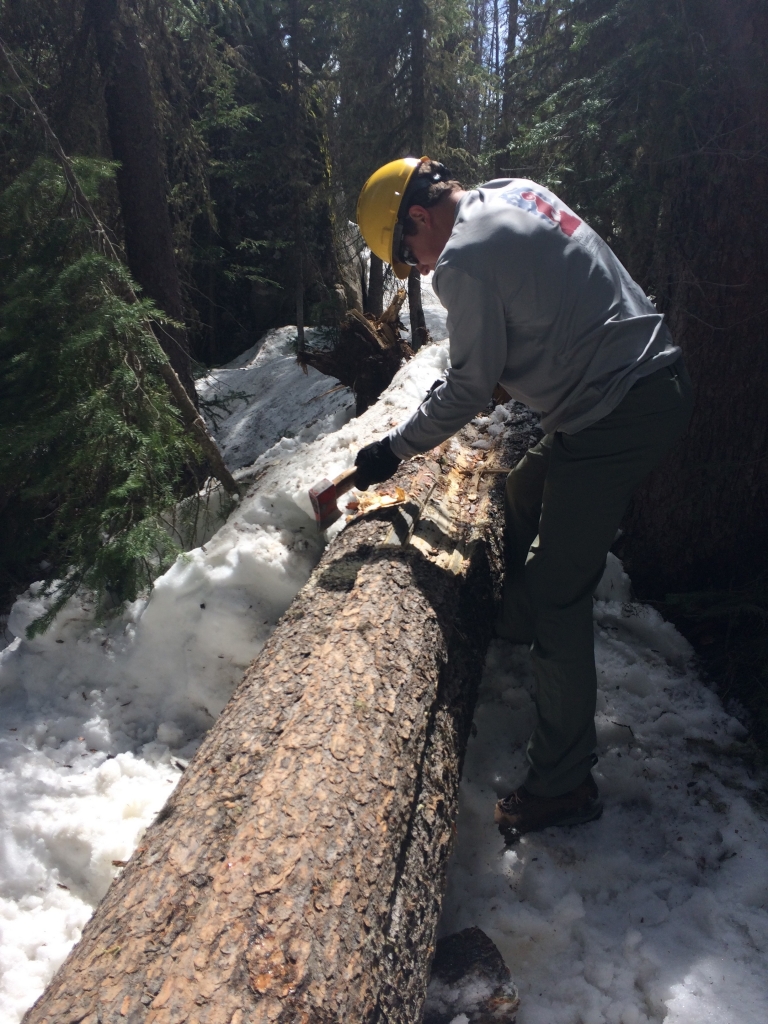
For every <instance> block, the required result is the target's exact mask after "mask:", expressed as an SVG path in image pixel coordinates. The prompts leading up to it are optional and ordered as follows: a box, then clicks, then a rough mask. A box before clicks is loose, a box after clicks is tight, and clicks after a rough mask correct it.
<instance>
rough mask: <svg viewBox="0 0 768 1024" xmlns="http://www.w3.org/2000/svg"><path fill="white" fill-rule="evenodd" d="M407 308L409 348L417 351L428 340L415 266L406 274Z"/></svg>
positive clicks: (419, 276) (419, 280)
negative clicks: (409, 328)
mask: <svg viewBox="0 0 768 1024" xmlns="http://www.w3.org/2000/svg"><path fill="white" fill-rule="evenodd" d="M408 309H409V311H410V318H411V348H412V349H413V351H414V352H418V351H419V349H420V348H421V346H422V345H424V344H426V342H427V341H429V331H428V330H427V321H426V319H425V317H424V306H423V305H422V302H421V274H420V273H419V272H418V270H417V269H416V267H414V268H413V270H412V271H411V272H410V274H409V275H408Z"/></svg>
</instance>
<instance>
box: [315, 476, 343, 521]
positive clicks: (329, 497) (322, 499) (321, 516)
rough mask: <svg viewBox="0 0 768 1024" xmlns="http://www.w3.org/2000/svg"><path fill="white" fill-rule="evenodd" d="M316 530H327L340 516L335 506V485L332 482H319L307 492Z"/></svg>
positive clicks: (337, 507)
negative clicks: (313, 513)
mask: <svg viewBox="0 0 768 1024" xmlns="http://www.w3.org/2000/svg"><path fill="white" fill-rule="evenodd" d="M309 500H310V501H311V502H312V508H313V509H314V512H315V521H316V522H317V528H318V530H327V529H328V527H329V526H330V525H331V524H332V523H335V522H336V520H337V519H338V518H339V517H340V516H341V512H340V511H339V506H338V505H337V504H336V485H335V484H334V482H333V481H332V480H327V479H326V480H321V481H320V483H319V484H315V486H314V487H313V488H312V490H311V491H310V492H309Z"/></svg>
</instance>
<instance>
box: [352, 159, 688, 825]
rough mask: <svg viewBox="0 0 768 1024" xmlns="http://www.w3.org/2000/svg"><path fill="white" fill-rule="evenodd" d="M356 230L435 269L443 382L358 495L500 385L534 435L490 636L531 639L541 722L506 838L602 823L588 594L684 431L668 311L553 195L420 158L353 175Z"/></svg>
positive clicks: (369, 451)
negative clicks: (359, 182)
mask: <svg viewBox="0 0 768 1024" xmlns="http://www.w3.org/2000/svg"><path fill="white" fill-rule="evenodd" d="M358 223H359V225H360V229H361V231H362V234H363V237H364V238H365V240H366V242H367V243H368V245H369V247H370V248H371V250H372V251H373V252H374V253H376V254H377V255H378V256H380V257H381V258H382V259H384V260H386V261H387V262H389V263H391V264H392V266H393V269H394V271H395V273H396V275H397V276H398V277H399V278H404V277H406V276H407V274H408V272H409V270H410V267H411V266H416V267H418V268H419V270H420V271H421V273H422V274H427V273H429V271H431V270H434V272H435V274H434V278H433V282H432V286H433V288H434V290H435V292H436V294H437V296H438V298H439V299H440V301H441V303H442V304H443V305H444V306H445V308H446V309H447V311H448V333H449V336H450V360H451V365H450V368H449V370H448V371H447V373H446V379H445V382H444V383H443V384H442V385H441V386H440V387H438V388H437V389H436V390H435V391H433V392H432V394H431V395H430V396H429V398H428V399H427V400H426V401H425V402H424V403H423V404H422V405H421V407H420V408H419V409H418V410H417V411H416V412H415V413H414V414H413V415H412V416H411V418H410V419H409V420H407V421H406V422H405V423H402V424H400V426H398V427H397V428H396V429H394V430H393V431H392V432H391V433H390V434H389V435H388V436H387V437H385V438H383V439H382V440H381V441H376V442H375V443H374V444H371V445H367V446H366V447H365V448H363V449H362V450H361V451H360V452H359V453H358V455H357V458H356V460H355V464H356V465H357V467H358V480H359V485H360V486H361V487H367V486H369V485H370V484H371V483H378V482H381V481H383V480H386V479H388V478H389V477H390V476H392V474H393V473H394V472H395V470H396V469H397V466H398V465H399V463H400V461H401V460H402V459H407V458H411V457H412V456H414V455H416V454H418V453H420V452H425V451H428V450H429V449H431V448H433V447H435V445H437V444H440V443H441V442H442V441H444V440H445V439H446V438H447V437H449V436H450V435H451V434H453V433H454V432H455V431H457V430H458V429H460V428H461V427H462V426H463V425H464V424H466V423H467V422H468V421H469V420H470V419H472V417H473V416H475V415H477V413H478V412H479V411H480V410H482V409H483V408H484V407H485V406H486V405H487V404H488V402H489V400H490V398H491V395H492V393H493V390H494V387H495V386H496V384H497V383H500V384H501V385H502V387H504V388H505V390H506V391H507V392H508V393H509V394H510V395H512V397H513V398H516V399H518V400H519V401H521V402H524V403H525V404H526V405H528V406H529V407H530V408H532V409H533V410H535V411H536V412H538V413H540V415H541V423H542V427H543V429H544V430H545V432H546V436H545V437H544V439H543V440H542V441H541V442H540V443H539V444H537V445H536V446H535V447H534V448H532V449H531V450H530V451H529V452H528V453H527V454H526V455H525V457H524V458H523V459H522V460H521V461H520V463H519V464H518V465H517V466H516V467H515V469H514V470H513V471H512V472H511V473H510V475H509V477H508V479H507V486H506V502H505V504H506V530H507V541H508V563H507V566H506V574H505V581H504V602H503V608H502V611H501V614H500V617H499V621H498V623H497V627H496V628H497V633H499V635H501V636H503V637H506V638H507V639H509V640H512V641H513V642H515V643H527V644H530V645H531V653H532V658H533V667H534V671H535V675H536V697H535V700H536V711H537V722H536V727H535V729H534V732H533V735H532V736H531V738H530V741H529V743H528V747H527V758H528V765H529V767H528V772H527V776H526V778H525V781H524V783H523V784H522V785H521V786H519V787H518V788H517V789H516V790H514V792H512V793H511V794H510V795H509V796H508V797H506V798H505V799H503V800H499V802H498V803H497V805H496V811H495V820H496V821H497V822H498V824H499V826H500V828H501V829H502V831H503V832H505V833H507V834H510V833H511V834H522V833H524V832H531V831H535V830H537V829H541V828H546V827H548V826H549V825H565V824H569V825H570V824H579V823H582V822H587V821H591V820H593V819H595V818H597V817H599V816H600V814H601V812H602V803H601V801H600V798H599V794H598V790H597V786H596V784H595V781H594V779H593V777H592V774H591V771H590V769H591V768H592V766H593V765H594V764H595V762H596V760H597V759H596V756H595V745H596V735H595V725H594V715H595V701H596V693H597V680H596V673H595V658H594V640H593V631H592V595H593V593H594V590H595V587H596V586H597V583H598V581H599V579H600V576H601V575H602V572H603V569H604V567H605V561H606V555H607V553H608V549H609V546H610V545H611V543H612V542H613V540H614V538H615V536H616V532H617V530H618V527H619V523H620V521H621V518H622V515H623V513H624V511H625V509H626V507H627V504H628V502H629V498H630V495H631V493H632V491H633V490H634V489H635V488H636V487H637V485H638V484H639V483H640V481H641V480H642V479H643V478H644V477H645V476H646V475H647V473H648V472H650V470H651V469H652V468H653V467H654V466H655V465H657V464H658V462H659V461H660V460H661V459H662V457H663V456H664V454H665V453H666V451H667V450H668V449H669V447H670V446H671V445H672V444H673V443H674V442H675V441H676V440H677V439H678V438H679V437H680V436H681V435H682V433H683V432H684V430H685V428H686V426H687V423H688V420H689V418H690V413H691V408H692V397H691V385H690V380H689V378H688V375H687V373H686V370H685V367H684V366H683V362H682V359H681V355H680V349H679V348H678V347H677V346H676V345H675V344H674V342H673V341H672V338H671V335H670V333H669V330H668V329H667V327H666V326H665V324H664V323H663V317H662V316H661V315H660V314H659V313H658V312H657V311H656V309H655V307H654V306H653V305H652V303H651V302H650V301H649V300H648V299H647V298H646V296H645V295H644V294H643V292H642V290H641V289H640V288H639V287H638V285H637V284H635V282H634V281H633V280H632V279H631V278H630V276H629V275H628V273H627V272H626V270H625V269H624V267H623V266H622V265H621V263H620V262H619V261H618V259H617V258H616V256H615V255H614V254H613V252H612V251H611V250H610V248H609V247H608V246H607V245H606V244H605V242H603V241H602V240H601V239H600V238H599V237H598V236H597V235H596V234H595V232H594V231H592V229H591V228H590V227H588V225H587V224H585V223H584V222H583V221H582V220H581V219H580V218H579V217H578V216H577V215H576V214H575V213H574V212H573V211H572V210H570V209H569V208H568V207H567V206H566V205H565V204H564V203H563V202H561V200H560V199H558V198H557V196H555V195H554V194H553V193H552V192H550V191H549V190H548V189H546V188H544V187H542V186H541V185H537V184H536V183H535V182H532V181H528V180H524V179H520V178H513V179H501V180H495V181H490V182H488V183H487V184H485V185H483V186H481V187H480V188H476V189H472V190H471V191H465V190H464V189H462V187H461V186H460V185H459V183H458V182H456V181H453V180H452V179H451V178H450V175H449V173H448V171H447V170H446V168H445V167H444V166H443V165H442V164H439V163H437V162H435V161H432V160H430V159H429V158H428V157H423V158H422V159H421V160H416V159H413V158H408V159H405V160H395V161H393V162H392V163H389V164H386V165H385V166H384V167H382V168H380V169H379V170H378V171H377V172H376V173H375V174H374V175H372V177H371V178H369V180H368V181H367V182H366V184H365V186H364V187H363V190H362V192H361V194H360V199H359V203H358Z"/></svg>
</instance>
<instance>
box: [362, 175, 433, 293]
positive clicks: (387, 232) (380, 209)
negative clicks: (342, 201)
mask: <svg viewBox="0 0 768 1024" xmlns="http://www.w3.org/2000/svg"><path fill="white" fill-rule="evenodd" d="M423 160H429V157H427V156H423V157H422V158H421V160H417V159H416V157H415V156H406V157H404V158H403V159H401V160H392V161H390V162H389V163H388V164H384V166H383V167H380V168H379V169H378V171H374V173H373V174H372V175H371V176H370V178H369V179H368V181H366V183H365V184H364V185H363V188H362V190H361V192H360V198H359V199H358V200H357V224H358V227H359V228H360V232H361V234H362V236H363V238H364V239H365V242H366V245H367V246H368V248H369V249H370V250H371V252H373V253H375V254H376V255H377V256H378V257H379V259H381V260H384V262H385V263H391V264H392V269H393V270H394V272H395V276H396V277H398V278H399V279H400V280H401V281H403V280H404V279H405V278H406V277H408V275H409V273H410V272H411V268H410V267H409V266H408V265H407V264H405V263H400V261H399V260H396V259H395V258H394V253H393V251H392V242H393V238H394V233H395V226H396V224H397V220H398V214H399V212H400V206H401V204H402V201H403V196H404V195H405V190H406V189H407V188H408V185H409V183H410V180H411V178H412V177H413V174H414V171H415V170H416V168H417V167H418V166H419V164H420V163H421V162H422V161H423Z"/></svg>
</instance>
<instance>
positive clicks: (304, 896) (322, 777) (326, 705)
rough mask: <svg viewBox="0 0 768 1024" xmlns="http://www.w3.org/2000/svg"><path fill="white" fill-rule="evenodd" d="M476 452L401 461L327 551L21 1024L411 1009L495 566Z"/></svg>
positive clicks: (238, 1021)
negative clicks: (387, 488) (368, 510)
mask: <svg viewBox="0 0 768 1024" xmlns="http://www.w3.org/2000/svg"><path fill="white" fill-rule="evenodd" d="M518 454H519V453H518ZM485 456H486V453H485V452H479V451H474V450H472V449H471V448H470V447H469V444H468V443H467V442H461V441H460V440H453V441H451V442H447V443H446V445H444V446H443V448H442V449H441V450H440V451H439V452H436V453H432V455H431V456H429V457H425V458H421V459H416V460H413V461H412V462H410V463H407V464H405V465H403V466H402V467H401V469H400V470H399V472H398V474H397V475H396V477H395V478H394V480H393V481H392V484H393V486H394V487H400V488H402V490H403V491H405V492H406V495H407V500H406V501H404V502H401V503H400V504H398V505H396V506H395V507H392V508H389V509H388V510H384V511H381V510H379V511H378V512H375V513H374V514H373V515H366V516H362V517H360V518H358V519H357V520H355V521H354V522H352V523H350V524H349V525H348V526H347V528H346V529H345V530H344V531H343V532H342V533H341V534H340V535H339V537H338V538H337V539H336V540H335V541H334V542H333V543H332V544H331V545H330V546H329V548H328V549H327V551H326V553H325V555H324V557H323V558H322V560H321V562H320V563H319V565H318V566H317V568H316V570H315V571H314V573H313V574H312V576H311V577H310V579H309V581H308V583H307V584H306V586H305V587H304V588H303V590H302V591H301V592H300V594H299V595H298V597H297V598H296V600H295V601H294V603H293V605H292V606H291V608H290V609H289V610H288V612H287V613H286V614H285V615H284V616H283V618H282V619H281V621H280V622H279V624H278V626H277V628H276V630H275V632H274V634H273V635H272V637H271V638H270V640H269V641H268V642H267V644H266V645H265V647H264V649H263V651H262V653H261V654H260V655H259V657H258V658H257V659H256V660H255V661H254V662H253V664H252V665H251V667H250V668H249V669H248V671H247V672H246V674H245V678H244V679H243V681H242V683H241V684H240V686H239V687H238V688H237V690H236V691H235V693H234V695H233V697H232V699H231V700H230V702H229V704H228V705H227V707H226V708H225V710H224V711H223V713H222V714H221V716H220V718H219V719H218V721H217V722H216V724H215V725H214V727H213V728H212V729H211V731H210V732H209V734H208V735H207V737H206V738H205V740H204V741H203V743H202V745H201V747H200V749H199V751H198V753H197V754H196V756H195V758H194V759H193V761H192V763H191V764H190V765H189V767H188V768H187V770H186V771H185V774H184V776H183V777H182V780H181V782H180V783H179V786H178V788H177V789H176V791H175V792H174V793H173V795H172V796H171V798H170V799H169V801H168V803H167V804H166V806H165V807H164V808H163V810H162V811H161V812H160V814H159V816H158V818H157V820H156V821H155V823H154V824H153V825H152V826H151V827H150V828H149V829H148V830H147V833H146V835H145V837H144V839H143V840H142V843H141V846H140V847H139V849H138V850H137V851H136V853H135V854H134V856H133V857H132V858H131V860H130V862H129V864H128V865H127V867H126V868H125V871H124V872H123V873H122V874H121V875H120V876H119V877H118V878H117V879H116V881H115V882H114V884H113V885H112V887H111V889H110V890H109V892H108V893H107V895H106V896H105V897H104V899H103V901H102V902H101V904H100V906H99V907H98V908H97V910H96V912H95V914H94V916H93V918H92V919H91V921H90V922H89V923H88V924H87V925H86V927H85V929H84V932H83V936H82V939H81V940H80V943H79V944H78V945H77V947H76V948H75V949H74V950H73V951H72V953H71V954H70V956H69V957H68V959H67V961H66V962H65V963H64V965H63V966H62V968H61V969H60V970H59V972H58V974H57V975H56V977H55V978H54V979H53V981H52V983H51V984H50V986H49V987H48V989H47V991H46V992H45V993H44V994H43V996H42V997H41V998H40V1000H39V1001H38V1002H37V1004H36V1005H35V1006H34V1007H33V1008H32V1009H31V1010H30V1011H29V1012H28V1013H27V1015H26V1017H25V1018H24V1020H25V1022H26V1024H44V1022H47V1024H54V1022H55V1024H63V1022H65V1021H71V1022H74V1021H78V1022H80V1024H97V1022H104V1024H106V1022H118V1021H119V1022H121V1024H122V1022H125V1024H175V1022H181V1021H186V1022H190V1024H191V1022H194V1024H267V1022H269V1024H295V1022H307V1024H342V1022H343V1024H349V1022H350V1021H355V1022H364V1024H368V1022H370V1024H373V1022H374V1021H377V1022H381V1021H387V1022H390V1024H416V1022H418V1021H420V1019H421V1013H422V1007H423V1002H424V997H425V992H426V986H427V976H428V973H429V963H430V959H431V956H432V953H433V950H434V937H435V928H436V925H437V920H438V916H439V912H440V905H441V901H442V896H443V890H444V884H445V873H446V865H447V861H448V855H449V851H450V849H451V843H452V838H453V835H454V831H455V819H456V809H457V798H458V787H459V777H460V772H461V764H462V760H463V756H464V750H465V746H466V741H467V736H468V733H469V729H470V723H471V719H472V713H473V708H474V703H475V696H476V692H477V686H478V683H479V679H480V674H481V671H482V665H483V660H484V654H485V649H486V646H487V644H488V641H489V639H490V631H491V622H492V620H493V614H492V613H493V599H494V592H496V593H498V585H499V580H500V572H501V552H500V549H499V544H498V537H499V536H500V534H501V530H500V528H499V527H500V523H499V517H500V515H501V506H502V501H501V497H502V491H503V488H502V485H501V480H500V479H499V477H498V476H497V475H495V474H482V473H481V474H479V478H478V474H477V470H478V468H479V466H480V462H481V460H483V459H484V458H485ZM503 458H504V460H505V461H506V459H507V458H509V453H508V452H505V453H503ZM476 478H478V479H479V482H478V483H477V485H476V486H477V487H478V494H477V495H476V496H475V497H474V501H473V502H472V503H470V501H469V497H468V490H469V487H470V486H475V484H474V480H475V479H476ZM490 813H491V808H490V807H489V814H490Z"/></svg>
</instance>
